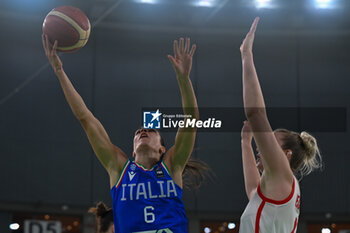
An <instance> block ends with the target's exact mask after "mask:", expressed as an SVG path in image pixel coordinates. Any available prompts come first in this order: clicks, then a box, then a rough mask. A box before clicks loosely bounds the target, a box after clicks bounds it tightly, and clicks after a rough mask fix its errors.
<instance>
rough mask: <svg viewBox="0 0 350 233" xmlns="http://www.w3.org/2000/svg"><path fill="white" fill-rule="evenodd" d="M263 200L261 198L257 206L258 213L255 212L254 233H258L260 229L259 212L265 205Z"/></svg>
mask: <svg viewBox="0 0 350 233" xmlns="http://www.w3.org/2000/svg"><path fill="white" fill-rule="evenodd" d="M265 203H266V202H265V201H264V200H263V201H262V202H261V204H260V206H259V209H258V213H257V214H256V219H255V233H259V229H260V218H261V213H262V210H263V209H264V206H265Z"/></svg>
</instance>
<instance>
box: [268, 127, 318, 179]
mask: <svg viewBox="0 0 350 233" xmlns="http://www.w3.org/2000/svg"><path fill="white" fill-rule="evenodd" d="M275 132H277V133H282V143H283V144H282V145H281V146H282V149H284V150H291V151H292V156H291V159H290V167H291V169H292V171H293V173H294V174H298V175H300V176H301V177H303V176H304V175H308V174H310V173H311V172H312V171H313V170H315V169H318V168H321V167H322V157H321V154H320V151H319V149H318V146H317V142H316V139H315V138H314V137H313V136H312V135H310V134H309V133H307V132H305V131H303V132H301V133H300V134H299V133H297V132H294V131H290V130H287V129H277V130H275Z"/></svg>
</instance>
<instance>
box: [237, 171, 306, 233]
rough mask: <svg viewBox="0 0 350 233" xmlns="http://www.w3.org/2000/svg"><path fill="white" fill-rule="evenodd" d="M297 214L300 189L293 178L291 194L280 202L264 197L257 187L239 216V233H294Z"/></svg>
mask: <svg viewBox="0 0 350 233" xmlns="http://www.w3.org/2000/svg"><path fill="white" fill-rule="evenodd" d="M299 212H300V188H299V183H298V181H297V179H296V178H295V177H294V180H293V188H292V192H291V193H290V195H289V196H288V197H287V198H286V199H285V200H282V201H275V200H272V199H269V198H267V197H265V196H264V195H263V194H262V192H261V189H260V185H259V186H258V188H257V189H256V191H255V193H254V195H253V197H252V198H251V200H250V201H249V203H248V205H247V207H246V208H245V210H244V212H243V214H242V216H241V222H240V227H239V232H240V233H295V232H296V230H297V225H298V217H299Z"/></svg>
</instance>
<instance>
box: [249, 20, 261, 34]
mask: <svg viewBox="0 0 350 233" xmlns="http://www.w3.org/2000/svg"><path fill="white" fill-rule="evenodd" d="M259 20H260V18H259V17H256V18H255V19H254V22H253V24H252V26H251V27H250V30H249V32H250V33H255V31H256V28H257V26H258V23H259Z"/></svg>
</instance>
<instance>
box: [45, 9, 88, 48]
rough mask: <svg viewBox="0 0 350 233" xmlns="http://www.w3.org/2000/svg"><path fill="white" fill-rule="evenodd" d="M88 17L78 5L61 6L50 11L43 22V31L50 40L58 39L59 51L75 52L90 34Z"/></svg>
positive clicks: (52, 42) (51, 41) (52, 41)
mask: <svg viewBox="0 0 350 233" xmlns="http://www.w3.org/2000/svg"><path fill="white" fill-rule="evenodd" d="M90 29H91V26H90V22H89V19H88V17H86V15H85V14H84V12H82V11H81V10H79V9H78V8H76V7H72V6H60V7H56V8H54V9H53V10H51V11H50V12H49V14H48V15H47V16H46V17H45V20H44V23H43V33H44V34H46V35H47V37H48V39H49V42H50V43H51V44H54V42H55V40H57V42H58V44H57V51H60V52H74V51H77V50H78V49H80V48H82V47H83V46H84V45H85V44H86V42H87V41H88V39H89V36H90Z"/></svg>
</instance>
